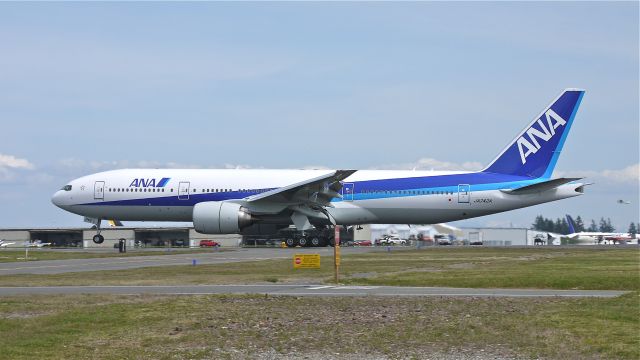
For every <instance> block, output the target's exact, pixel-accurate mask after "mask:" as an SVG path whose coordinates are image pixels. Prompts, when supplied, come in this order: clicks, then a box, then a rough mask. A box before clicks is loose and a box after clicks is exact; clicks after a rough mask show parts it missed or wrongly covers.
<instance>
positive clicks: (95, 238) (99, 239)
mask: <svg viewBox="0 0 640 360" xmlns="http://www.w3.org/2000/svg"><path fill="white" fill-rule="evenodd" d="M100 222H101V220H100V219H98V223H97V224H96V229H97V230H98V233H97V234H96V235H93V242H94V243H96V244H102V243H103V242H104V236H102V235H100Z"/></svg>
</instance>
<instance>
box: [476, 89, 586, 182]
mask: <svg viewBox="0 0 640 360" xmlns="http://www.w3.org/2000/svg"><path fill="white" fill-rule="evenodd" d="M583 95H584V90H579V89H565V90H564V91H563V92H562V93H561V94H560V96H558V97H557V98H556V99H555V100H553V101H552V102H551V104H550V105H549V106H547V108H546V109H544V111H542V113H541V114H540V115H538V116H537V117H536V118H535V119H533V121H532V122H531V123H529V125H527V127H526V128H525V129H524V130H522V132H520V134H518V136H516V138H515V139H513V141H512V142H511V143H510V144H509V145H508V146H507V147H506V148H505V149H504V150H503V151H502V152H501V153H500V155H498V156H497V157H496V158H495V159H494V160H493V161H492V162H491V164H489V166H487V167H486V168H485V169H484V170H483V171H485V172H492V173H498V174H509V175H518V176H528V177H532V178H547V179H548V178H550V177H551V173H552V172H553V168H554V167H555V165H556V162H557V161H558V156H559V155H560V151H561V150H562V146H563V145H564V142H565V140H566V138H567V134H568V133H569V130H570V129H571V124H572V123H573V118H574V117H575V115H576V112H577V110H578V107H579V106H580V101H581V100H582V96H583Z"/></svg>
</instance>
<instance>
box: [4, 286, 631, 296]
mask: <svg viewBox="0 0 640 360" xmlns="http://www.w3.org/2000/svg"><path fill="white" fill-rule="evenodd" d="M625 293H627V291H609V290H541V289H466V288H443V287H401V286H331V285H278V284H266V285H179V286H33V287H0V296H9V295H36V294H38V295H54V294H116V295H141V294H156V295H211V294H256V295H273V296H283V295H287V296H446V297H572V298H582V297H600V298H611V297H616V296H620V295H623V294H625Z"/></svg>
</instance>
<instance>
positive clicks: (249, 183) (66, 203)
mask: <svg viewBox="0 0 640 360" xmlns="http://www.w3.org/2000/svg"><path fill="white" fill-rule="evenodd" d="M329 172H330V170H266V169H239V170H237V169H235V170H231V169H229V170H227V169H224V170H208V169H184V170H183V169H123V170H113V171H106V172H101V173H97V174H93V175H89V176H85V177H82V178H79V179H76V180H73V181H72V182H70V183H69V184H68V185H67V186H66V187H65V188H64V189H63V190H60V191H58V192H56V193H55V194H54V196H53V198H52V202H53V203H54V204H55V205H56V206H58V207H60V208H63V209H65V210H67V211H70V212H72V213H75V214H79V215H83V216H87V217H91V218H97V219H116V220H123V221H124V220H127V221H192V214H193V207H194V205H195V204H197V203H200V202H205V201H230V202H239V203H240V202H244V199H246V198H248V197H250V196H253V195H256V194H260V193H262V192H266V191H269V190H273V189H277V188H280V187H284V186H287V185H290V184H294V183H298V182H301V181H305V180H308V179H311V178H314V177H318V176H322V175H325V174H327V173H329ZM536 182H537V180H536V179H531V178H524V177H517V176H509V175H499V174H490V173H482V172H480V173H469V172H436V171H382V170H361V171H357V172H355V173H354V174H353V175H351V176H349V177H348V178H347V179H345V180H344V181H343V182H342V183H343V187H342V190H341V192H342V194H341V195H342V199H339V198H338V199H334V200H333V201H332V202H331V205H332V206H331V207H328V208H327V211H328V212H329V213H330V214H331V215H332V217H333V218H334V219H335V220H336V222H337V223H338V224H365V223H385V224H387V223H389V224H391V223H401V224H432V223H440V222H446V221H453V220H460V219H465V218H471V217H476V216H482V215H487V214H493V213H497V212H502V211H508V210H512V209H517V208H522V207H526V206H531V205H536V204H540V203H545V202H549V201H554V200H559V199H564V198H568V197H572V196H577V195H580V194H581V192H580V191H578V190H577V188H578V187H579V186H581V185H582V184H567V185H562V186H559V187H557V188H554V189H551V190H547V191H542V192H537V193H533V194H523V195H514V194H509V193H508V192H505V191H502V190H508V189H513V188H518V187H521V186H525V185H530V184H534V183H536ZM243 206H244V207H246V208H247V209H248V210H249V211H251V212H253V213H255V214H260V213H264V212H265V209H264V208H255V209H252V208H251V204H246V203H244V204H243Z"/></svg>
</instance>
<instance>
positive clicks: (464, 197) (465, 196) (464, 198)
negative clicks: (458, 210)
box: [458, 184, 471, 204]
mask: <svg viewBox="0 0 640 360" xmlns="http://www.w3.org/2000/svg"><path fill="white" fill-rule="evenodd" d="M470 195H471V186H469V184H460V185H458V202H459V203H465V204H468V203H469V197H470Z"/></svg>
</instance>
